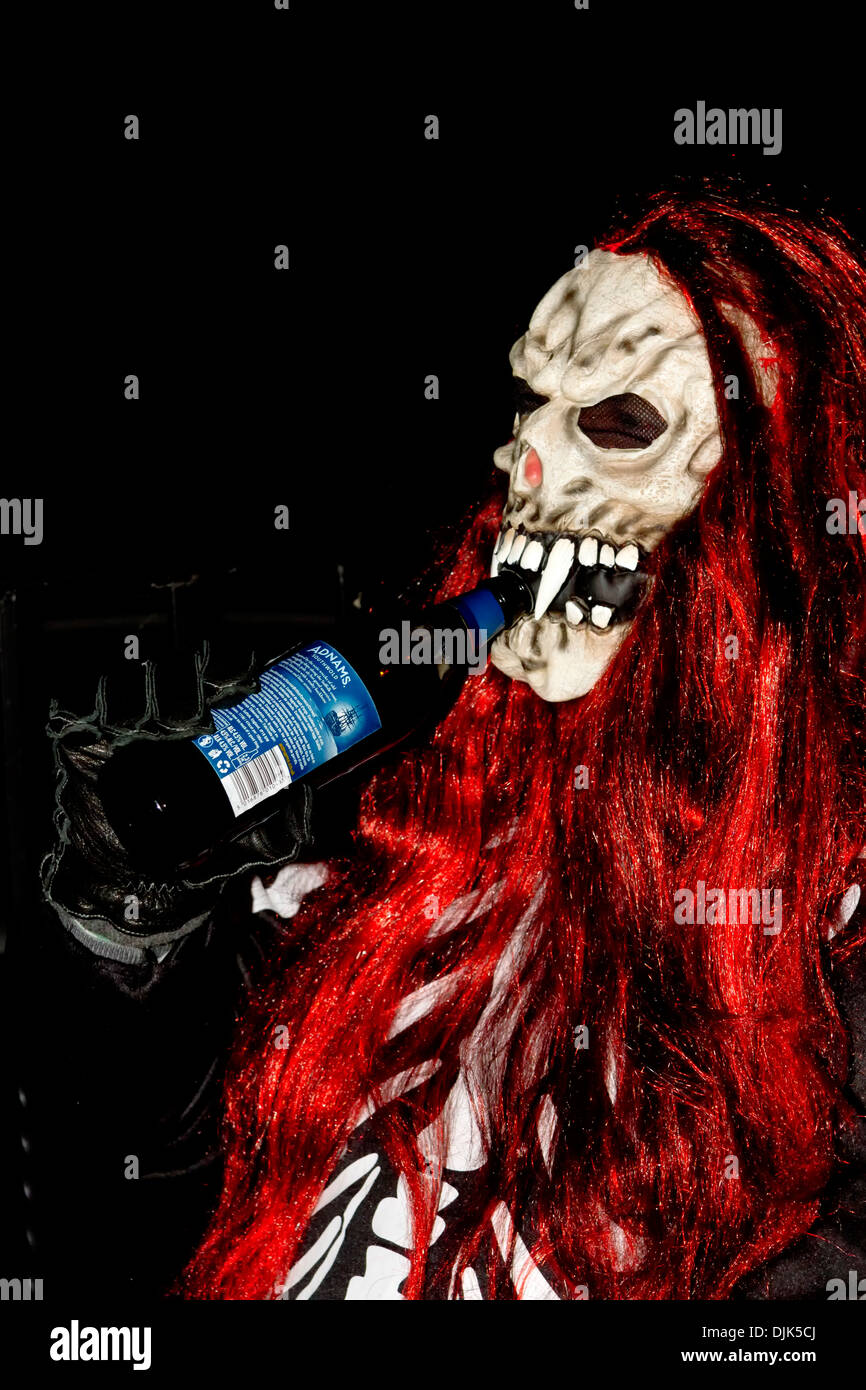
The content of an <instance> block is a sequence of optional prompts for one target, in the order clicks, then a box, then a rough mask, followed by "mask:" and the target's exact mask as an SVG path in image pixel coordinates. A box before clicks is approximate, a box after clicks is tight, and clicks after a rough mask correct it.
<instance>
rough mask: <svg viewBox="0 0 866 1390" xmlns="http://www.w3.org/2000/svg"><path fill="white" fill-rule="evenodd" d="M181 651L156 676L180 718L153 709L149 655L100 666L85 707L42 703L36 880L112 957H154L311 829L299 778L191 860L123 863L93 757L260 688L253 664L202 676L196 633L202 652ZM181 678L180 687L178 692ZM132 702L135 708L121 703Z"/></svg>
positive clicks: (187, 723) (196, 723)
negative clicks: (45, 792)
mask: <svg viewBox="0 0 866 1390" xmlns="http://www.w3.org/2000/svg"><path fill="white" fill-rule="evenodd" d="M184 660H185V663H186V669H185V670H182V669H181V668H180V667H177V668H172V666H171V663H170V662H165V663H164V664H163V666H162V667H161V668H160V678H159V690H160V696H161V697H162V703H163V705H164V706H165V707H166V708H169V709H170V708H174V709H178V708H180V709H186V710H188V711H189V713H188V714H186V715H183V716H181V717H169V716H167V715H165V714H162V713H161V712H160V701H159V700H158V698H157V673H156V668H155V666H154V664H153V663H152V662H149V661H145V662H141V663H138V662H135V663H131V662H123V663H121V664H120V666H119V668H118V670H117V672H116V674H115V675H113V676H105V675H103V676H102V677H101V678H100V681H99V686H98V689H97V694H96V706H95V708H94V710H93V711H92V712H91V713H90V714H88V715H84V716H77V715H75V714H71V713H69V712H66V711H63V710H61V709H60V708H59V707H58V704H57V701H56V700H53V701H52V703H51V709H50V717H49V721H48V725H47V728H46V731H47V733H48V736H49V738H50V739H52V740H53V744H54V761H55V767H56V769H57V785H56V791H55V801H56V811H55V815H54V824H55V828H56V832H57V838H56V842H55V846H54V848H53V850H51V852H50V853H49V854H47V855H46V856H45V858H44V859H43V861H42V865H41V878H42V886H43V889H44V892H45V896H46V898H47V900H48V901H49V902H50V903H51V905H52V906H53V907H54V909H55V910H56V912H57V914H58V916H59V917H60V919H61V921H62V922H63V923H64V925H65V926H66V927H68V928H69V929H70V930H71V931H72V932H73V934H74V935H75V936H77V937H78V939H79V940H81V941H82V942H84V944H86V945H88V946H89V947H90V949H91V950H95V951H96V953H97V954H99V955H104V956H108V957H110V958H113V959H116V960H119V961H137V960H141V959H142V958H143V951H144V950H146V949H156V951H157V955H158V958H161V956H162V954H163V953H164V951H165V950H167V949H168V943H171V942H172V941H174V940H176V939H178V938H179V937H181V936H185V935H186V934H187V933H189V932H191V931H194V930H195V928H196V927H198V926H200V925H202V923H204V922H205V921H206V920H207V918H208V917H209V916H210V914H211V912H212V910H213V908H214V906H215V904H216V902H217V899H218V898H219V896H220V893H221V892H222V889H223V887H224V885H225V884H226V883H227V882H228V880H230V879H234V878H236V877H237V876H238V875H239V874H244V873H247V872H248V871H249V870H251V869H256V868H267V867H270V866H274V865H281V864H286V863H290V862H292V861H293V860H295V859H297V858H298V855H299V854H300V851H301V849H302V847H303V846H305V845H308V844H310V843H311V839H312V836H311V828H310V815H311V800H312V798H311V792H310V789H309V787H308V786H307V785H306V784H305V783H300V784H299V785H298V786H297V787H296V788H293V789H292V791H291V792H290V793H289V796H288V797H287V798H286V804H285V805H283V806H281V808H280V809H279V810H277V811H275V812H274V814H272V815H271V816H270V817H269V818H268V819H267V820H266V821H264V822H263V823H262V824H261V825H259V826H257V827H255V828H254V829H252V830H249V831H247V832H246V833H245V834H244V835H242V836H240V837H239V838H238V839H234V840H231V841H229V842H227V843H225V844H221V845H220V846H218V847H217V848H216V849H215V850H213V851H212V853H211V854H210V855H209V856H208V857H207V858H206V859H205V860H204V862H203V863H200V864H197V865H196V866H195V868H189V867H188V868H184V869H182V870H181V869H178V870H177V871H176V873H175V874H173V875H169V876H167V877H164V876H160V877H159V878H157V879H156V880H154V879H153V878H150V877H142V874H141V872H140V870H139V871H137V870H136V869H135V868H133V866H132V865H131V863H130V860H129V856H128V855H127V853H126V851H125V849H124V848H123V846H122V845H121V843H120V841H119V840H118V839H117V836H116V835H115V834H114V832H113V830H112V829H111V827H110V825H109V824H108V821H107V820H106V817H105V813H104V811H103V807H102V803H101V801H100V799H99V796H98V794H97V789H96V783H97V777H98V775H99V772H100V770H101V768H102V766H103V764H104V763H105V762H106V761H107V759H108V758H110V757H111V754H112V752H113V750H114V749H115V748H117V747H120V746H121V745H122V744H125V743H129V742H130V741H131V740H133V739H135V738H138V737H139V736H140V735H141V734H142V733H145V732H146V733H149V734H151V735H153V734H156V735H158V736H159V737H160V738H161V739H192V738H197V737H199V736H200V735H203V734H207V733H213V732H214V722H213V719H212V718H211V716H210V710H211V709H213V708H216V707H222V706H227V705H234V704H238V703H239V702H240V701H241V700H243V699H244V698H245V697H246V696H247V695H249V694H252V693H253V692H257V691H258V690H259V688H260V687H259V683H258V681H257V680H256V678H255V675H254V668H253V665H252V664H251V665H250V666H249V667H248V669H247V671H246V672H245V673H244V674H243V675H241V676H238V677H234V678H233V679H230V680H220V679H210V678H209V677H208V674H207V670H208V665H209V662H210V650H209V647H208V644H207V643H205V644H204V647H203V650H202V652H201V653H199V652H195V653H194V654H193V660H192V662H190V658H189V656H187V657H186V658H185V659H184ZM193 665H194V671H193V670H192V669H191V668H192V666H193ZM142 669H143V676H142ZM142 680H143V686H144V689H143V690H142ZM184 686H185V697H184V696H180V697H179V694H178V692H179V691H181V690H183V689H184ZM131 693H132V698H130V695H131ZM142 700H143V704H144V709H143V712H142V711H141V705H142ZM135 710H137V711H138V714H137V717H136V714H135V713H131V712H130V711H135Z"/></svg>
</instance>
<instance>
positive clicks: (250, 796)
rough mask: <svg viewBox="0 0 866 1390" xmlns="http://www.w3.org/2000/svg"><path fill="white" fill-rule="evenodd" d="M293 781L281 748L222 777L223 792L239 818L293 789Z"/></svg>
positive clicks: (271, 750)
mask: <svg viewBox="0 0 866 1390" xmlns="http://www.w3.org/2000/svg"><path fill="white" fill-rule="evenodd" d="M291 782H292V774H291V773H290V772H289V768H288V764H287V763H286V760H285V758H284V757H283V755H282V753H281V752H280V750H279V748H269V749H268V750H267V752H266V753H260V754H259V755H258V757H257V758H251V759H250V761H249V762H248V763H244V765H243V767H239V768H238V769H237V771H236V772H230V773H229V775H228V777H223V778H222V786H223V790H224V792H225V794H226V796H227V797H228V799H229V801H230V802H231V804H232V810H233V811H234V813H235V815H236V816H240V815H242V814H243V812H244V811H248V810H249V809H250V807H251V806H257V805H258V804H259V802H260V801H265V800H266V799H267V797H269V796H273V795H274V794H275V792H278V791H282V789H283V787H288V786H291Z"/></svg>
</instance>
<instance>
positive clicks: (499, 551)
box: [493, 526, 514, 560]
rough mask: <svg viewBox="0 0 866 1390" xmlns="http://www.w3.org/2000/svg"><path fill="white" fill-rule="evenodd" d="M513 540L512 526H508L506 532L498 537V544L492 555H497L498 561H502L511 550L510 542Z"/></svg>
mask: <svg viewBox="0 0 866 1390" xmlns="http://www.w3.org/2000/svg"><path fill="white" fill-rule="evenodd" d="M513 540H514V527H513V526H509V528H508V530H507V531H505V532H504V533H503V535H501V536H500V537H499V544H498V546H497V547H496V549H495V551H494V552H493V553H494V555H498V556H499V558H500V560H504V559H505V557H506V555H507V554H508V552H509V550H510V549H511V542H512V541H513Z"/></svg>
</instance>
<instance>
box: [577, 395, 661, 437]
mask: <svg viewBox="0 0 866 1390" xmlns="http://www.w3.org/2000/svg"><path fill="white" fill-rule="evenodd" d="M577 426H578V429H579V430H581V431H582V432H583V433H584V434H585V435H586V437H587V439H591V440H592V442H593V444H595V445H596V447H597V448H599V449H646V448H647V447H648V446H649V445H650V444H652V443H653V441H654V440H656V439H658V437H659V435H660V434H664V432H665V430H666V429H667V427H668V426H667V421H666V420H665V418H664V416H663V415H660V414H659V412H658V411H657V410H656V408H655V406H653V405H650V403H649V401H645V400H644V399H643V397H642V396H635V395H633V394H632V392H628V393H627V394H626V395H624V396H606V397H605V399H604V400H603V401H599V402H598V404H597V405H586V406H584V407H583V409H582V410H581V412H580V414H579V415H578V417H577Z"/></svg>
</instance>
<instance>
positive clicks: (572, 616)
mask: <svg viewBox="0 0 866 1390" xmlns="http://www.w3.org/2000/svg"><path fill="white" fill-rule="evenodd" d="M565 621H566V622H567V623H570V624H571V626H572V627H577V625H578V623H582V622H583V609H582V608H581V607H580V606H579V605H578V604H576V603H575V602H574V599H570V598H567V599H566V600H565Z"/></svg>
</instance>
